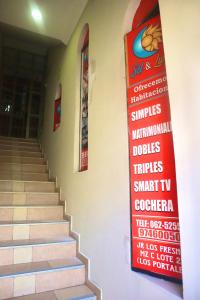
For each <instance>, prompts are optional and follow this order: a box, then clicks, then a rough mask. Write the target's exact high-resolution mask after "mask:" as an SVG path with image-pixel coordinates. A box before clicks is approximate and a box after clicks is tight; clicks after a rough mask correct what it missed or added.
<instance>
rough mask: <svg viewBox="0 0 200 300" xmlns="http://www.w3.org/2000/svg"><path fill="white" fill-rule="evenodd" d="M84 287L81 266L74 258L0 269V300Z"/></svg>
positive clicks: (83, 271) (1, 267) (83, 272)
mask: <svg viewBox="0 0 200 300" xmlns="http://www.w3.org/2000/svg"><path fill="white" fill-rule="evenodd" d="M84 283H85V266H84V264H83V263H82V262H81V261H80V260H79V259H78V258H70V259H59V260H48V261H43V262H32V263H23V264H16V265H8V266H0V292H1V293H0V295H1V296H0V299H8V298H11V297H17V296H23V295H28V294H33V293H40V292H46V291H51V290H55V289H62V288H67V287H72V286H75V285H82V284H84Z"/></svg>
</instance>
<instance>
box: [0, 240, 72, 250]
mask: <svg viewBox="0 0 200 300" xmlns="http://www.w3.org/2000/svg"><path fill="white" fill-rule="evenodd" d="M34 240H36V239H29V241H30V242H31V241H34ZM17 241H19V240H11V241H10V242H13V245H9V246H6V245H5V246H2V245H1V242H0V250H2V249H10V248H21V247H22V248H28V247H40V246H51V245H60V244H62V245H63V244H64V245H65V244H66V245H68V244H74V243H76V240H75V239H73V238H71V237H68V238H67V239H66V240H57V241H56V240H50V239H49V240H47V241H46V242H44V241H43V242H42V241H41V242H40V241H39V239H38V242H37V243H35V244H34V243H30V244H21V245H19V244H18V245H15V244H14V242H17Z"/></svg>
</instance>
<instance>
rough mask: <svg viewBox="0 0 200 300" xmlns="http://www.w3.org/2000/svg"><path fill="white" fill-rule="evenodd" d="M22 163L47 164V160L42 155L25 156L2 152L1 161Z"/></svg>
mask: <svg viewBox="0 0 200 300" xmlns="http://www.w3.org/2000/svg"><path fill="white" fill-rule="evenodd" d="M1 162H3V163H5V162H8V163H22V164H39V165H45V164H46V162H45V160H44V158H42V157H24V156H4V155H1V154H0V163H1Z"/></svg>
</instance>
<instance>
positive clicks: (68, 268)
mask: <svg viewBox="0 0 200 300" xmlns="http://www.w3.org/2000/svg"><path fill="white" fill-rule="evenodd" d="M51 261H53V260H49V261H47V263H49V262H51ZM79 261H80V260H79ZM43 262H45V261H43ZM24 264H26V263H24ZM4 267H5V266H4ZM80 268H81V269H84V268H85V265H84V263H82V262H81V261H80V263H78V264H76V265H70V266H59V267H58V266H57V267H52V266H49V268H47V267H46V269H41V270H35V271H31V270H26V272H24V271H23V272H17V273H15V272H13V273H12V274H7V275H3V274H0V279H1V278H10V277H17V276H22V275H27V274H28V275H30V274H39V273H51V272H56V271H61V270H77V269H80Z"/></svg>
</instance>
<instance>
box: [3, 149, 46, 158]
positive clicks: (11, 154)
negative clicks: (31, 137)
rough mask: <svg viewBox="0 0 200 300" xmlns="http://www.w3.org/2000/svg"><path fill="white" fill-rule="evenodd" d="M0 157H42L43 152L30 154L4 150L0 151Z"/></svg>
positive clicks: (28, 152)
mask: <svg viewBox="0 0 200 300" xmlns="http://www.w3.org/2000/svg"><path fill="white" fill-rule="evenodd" d="M0 155H4V156H10V157H13V156H19V157H42V154H41V152H30V151H20V150H2V149H0Z"/></svg>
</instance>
